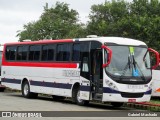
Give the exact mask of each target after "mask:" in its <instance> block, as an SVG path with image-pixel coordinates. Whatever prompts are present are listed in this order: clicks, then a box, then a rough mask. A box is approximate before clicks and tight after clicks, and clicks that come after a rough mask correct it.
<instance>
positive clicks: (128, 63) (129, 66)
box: [120, 55, 131, 80]
mask: <svg viewBox="0 0 160 120" xmlns="http://www.w3.org/2000/svg"><path fill="white" fill-rule="evenodd" d="M127 68H129V69H131V60H130V55H129V56H128V62H127V64H126V66H125V68H124V69H123V71H122V75H121V76H120V80H121V79H122V77H123V76H124V75H125V74H126V71H127Z"/></svg>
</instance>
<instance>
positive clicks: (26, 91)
mask: <svg viewBox="0 0 160 120" xmlns="http://www.w3.org/2000/svg"><path fill="white" fill-rule="evenodd" d="M28 91H29V87H28V84H25V85H24V95H27V94H28Z"/></svg>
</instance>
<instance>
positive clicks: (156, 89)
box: [152, 70, 160, 97]
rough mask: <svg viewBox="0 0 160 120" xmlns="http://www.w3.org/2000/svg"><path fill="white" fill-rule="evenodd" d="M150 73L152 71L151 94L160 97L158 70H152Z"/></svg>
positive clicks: (159, 72) (159, 71)
mask: <svg viewBox="0 0 160 120" xmlns="http://www.w3.org/2000/svg"><path fill="white" fill-rule="evenodd" d="M152 73H153V75H152V79H153V83H152V84H153V85H152V89H153V90H152V96H153V97H160V70H153V71H152Z"/></svg>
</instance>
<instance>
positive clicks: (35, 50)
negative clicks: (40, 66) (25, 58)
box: [29, 46, 41, 61]
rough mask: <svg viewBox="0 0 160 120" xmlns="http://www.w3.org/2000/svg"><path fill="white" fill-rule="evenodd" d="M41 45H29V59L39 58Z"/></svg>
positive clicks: (35, 59)
mask: <svg viewBox="0 0 160 120" xmlns="http://www.w3.org/2000/svg"><path fill="white" fill-rule="evenodd" d="M40 50H41V46H30V50H29V60H31V61H38V60H39V58H40Z"/></svg>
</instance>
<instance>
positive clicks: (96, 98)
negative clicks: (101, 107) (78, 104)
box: [93, 93, 102, 100]
mask: <svg viewBox="0 0 160 120" xmlns="http://www.w3.org/2000/svg"><path fill="white" fill-rule="evenodd" d="M93 99H94V100H102V94H99V93H96V94H95V96H94V98H93Z"/></svg>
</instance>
